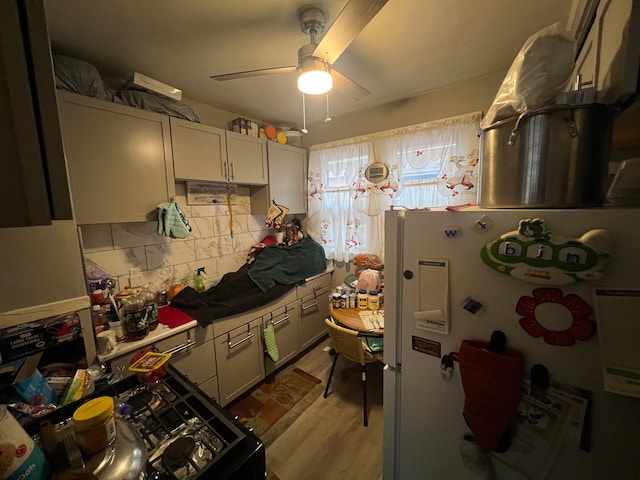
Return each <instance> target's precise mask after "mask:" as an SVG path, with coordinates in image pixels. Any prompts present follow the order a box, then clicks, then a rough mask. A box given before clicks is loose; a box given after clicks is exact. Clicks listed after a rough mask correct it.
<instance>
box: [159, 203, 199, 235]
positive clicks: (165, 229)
mask: <svg viewBox="0 0 640 480" xmlns="http://www.w3.org/2000/svg"><path fill="white" fill-rule="evenodd" d="M190 232H191V225H189V220H187V216H186V215H185V214H184V212H183V211H182V209H181V208H180V206H179V205H178V204H177V203H176V202H165V203H161V204H159V205H158V235H165V236H167V237H173V238H185V237H187V236H188V235H189V233H190Z"/></svg>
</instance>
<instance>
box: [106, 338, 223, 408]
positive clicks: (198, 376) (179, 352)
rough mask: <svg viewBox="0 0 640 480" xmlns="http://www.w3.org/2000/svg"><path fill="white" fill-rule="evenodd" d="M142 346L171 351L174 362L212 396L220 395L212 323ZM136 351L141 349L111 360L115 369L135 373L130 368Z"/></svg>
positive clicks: (112, 369) (113, 369)
mask: <svg viewBox="0 0 640 480" xmlns="http://www.w3.org/2000/svg"><path fill="white" fill-rule="evenodd" d="M141 348H157V349H158V351H160V352H167V353H171V354H172V356H171V360H170V363H171V365H173V366H174V367H175V368H176V369H177V370H178V371H179V372H180V373H182V374H183V375H185V376H186V377H188V378H189V380H191V381H192V382H194V383H195V384H197V385H198V386H199V387H200V388H201V389H202V390H203V391H204V392H205V393H207V394H208V395H209V396H210V397H211V398H215V399H218V398H219V393H218V377H217V368H216V356H215V347H214V341H213V328H211V326H209V327H206V328H203V327H195V328H192V329H190V330H187V331H185V332H180V333H178V334H176V335H173V336H171V337H168V338H165V339H163V340H159V341H157V342H155V343H152V344H149V345H146V346H145V347H141ZM136 353H137V351H135V352H131V353H128V354H126V355H122V356H120V357H117V358H114V359H113V360H111V371H113V372H121V373H122V374H123V375H124V376H129V375H132V374H133V372H131V371H130V370H128V367H129V365H130V364H131V359H132V358H133V356H134V355H135V354H136Z"/></svg>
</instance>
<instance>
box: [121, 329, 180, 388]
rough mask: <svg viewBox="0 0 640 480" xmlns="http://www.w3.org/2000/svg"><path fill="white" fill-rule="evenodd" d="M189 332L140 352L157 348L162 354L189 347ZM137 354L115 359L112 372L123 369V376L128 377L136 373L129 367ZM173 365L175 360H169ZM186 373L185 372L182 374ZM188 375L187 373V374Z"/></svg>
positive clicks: (147, 346)
mask: <svg viewBox="0 0 640 480" xmlns="http://www.w3.org/2000/svg"><path fill="white" fill-rule="evenodd" d="M188 332H189V331H187V332H180V333H178V334H176V335H174V336H173V337H169V338H165V339H163V340H160V341H158V342H156V343H152V344H150V345H146V346H144V347H140V350H142V349H143V348H157V349H158V351H160V352H166V351H167V350H171V349H177V348H180V347H182V346H187V345H189V333H188ZM136 353H137V351H135V352H131V353H128V354H126V355H122V356H121V357H117V358H114V359H113V360H111V362H110V363H111V371H112V372H117V371H118V369H119V368H123V369H124V370H123V372H122V374H123V375H124V376H125V377H126V376H129V375H132V374H133V373H134V372H131V371H129V370H128V368H129V365H130V364H131V359H132V358H133V356H134V355H135V354H136ZM169 361H170V362H171V363H174V362H175V359H174V358H172V359H171V360H169ZM182 373H185V372H182ZM185 375H186V373H185Z"/></svg>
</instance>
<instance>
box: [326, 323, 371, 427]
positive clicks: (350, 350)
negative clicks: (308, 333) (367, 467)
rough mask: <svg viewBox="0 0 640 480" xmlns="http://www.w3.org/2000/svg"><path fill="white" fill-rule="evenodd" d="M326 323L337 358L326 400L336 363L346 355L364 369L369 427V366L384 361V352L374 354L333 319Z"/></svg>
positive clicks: (363, 397)
mask: <svg viewBox="0 0 640 480" xmlns="http://www.w3.org/2000/svg"><path fill="white" fill-rule="evenodd" d="M324 323H325V324H326V326H327V330H328V331H329V337H330V338H331V342H332V343H333V348H334V351H335V356H334V358H333V365H332V366H331V373H329V379H328V380H327V388H325V390H324V398H327V396H328V395H329V386H330V385H331V379H332V377H333V372H334V371H335V369H336V362H337V361H338V355H344V356H345V357H346V358H348V359H349V360H351V361H353V362H356V363H357V364H359V365H360V366H361V369H362V375H361V378H362V401H363V412H364V426H365V427H366V426H368V425H369V419H368V414H367V365H368V364H369V363H373V362H377V361H382V352H377V353H375V354H372V353H371V352H369V351H368V350H367V348H366V345H365V344H363V340H362V338H361V337H360V336H359V335H358V332H357V331H355V330H351V329H349V328H344V327H341V326H340V325H336V323H335V322H334V321H333V319H331V318H325V320H324Z"/></svg>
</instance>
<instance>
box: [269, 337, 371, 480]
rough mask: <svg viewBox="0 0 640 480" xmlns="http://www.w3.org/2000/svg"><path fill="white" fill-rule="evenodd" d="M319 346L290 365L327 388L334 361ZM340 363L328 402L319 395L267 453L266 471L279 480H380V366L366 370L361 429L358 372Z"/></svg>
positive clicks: (326, 347)
mask: <svg viewBox="0 0 640 480" xmlns="http://www.w3.org/2000/svg"><path fill="white" fill-rule="evenodd" d="M329 347H330V341H329V339H328V337H327V338H326V339H325V340H322V341H321V342H320V343H318V344H317V345H316V346H315V347H314V348H312V349H311V350H310V351H309V352H308V353H306V354H304V355H303V356H301V357H299V358H298V359H296V360H295V361H294V362H293V363H295V364H296V366H297V367H299V368H301V369H302V370H304V371H306V372H308V373H310V374H311V375H314V376H315V377H317V378H319V379H320V380H322V388H323V390H324V387H326V384H327V378H328V375H329V372H330V370H331V364H332V362H333V356H331V355H329V352H328V350H329ZM353 365H355V364H354V363H353V362H351V361H349V360H347V359H345V358H344V357H342V356H341V357H339V358H338V363H337V365H336V371H335V373H334V377H333V380H332V381H331V389H330V390H329V396H328V397H327V398H326V399H325V398H324V396H323V395H322V394H320V395H319V397H318V398H317V399H316V400H315V401H314V402H313V403H312V404H311V405H310V407H309V408H307V409H306V410H305V411H304V412H302V413H301V414H300V415H299V416H298V418H296V420H295V421H294V422H293V423H292V424H291V426H290V427H289V428H288V429H287V430H286V431H284V432H283V433H282V434H281V435H280V436H278V437H277V438H276V439H275V440H274V441H273V442H272V443H271V444H270V445H269V446H268V448H267V466H268V467H269V469H270V470H271V471H272V472H273V473H275V474H276V475H277V476H278V478H279V480H300V479H304V480H343V479H344V480H349V479H352V480H379V479H382V367H383V365H382V363H379V362H375V363H372V364H370V365H369V366H368V367H367V372H368V375H367V387H368V392H367V393H368V403H369V426H368V427H365V426H364V425H363V422H362V421H363V419H362V387H361V383H360V373H359V370H355V371H353V369H352V374H351V375H349V376H348V377H346V378H343V375H342V374H341V373H342V372H343V371H344V370H346V371H349V370H348V369H349V367H352V366H353Z"/></svg>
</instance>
